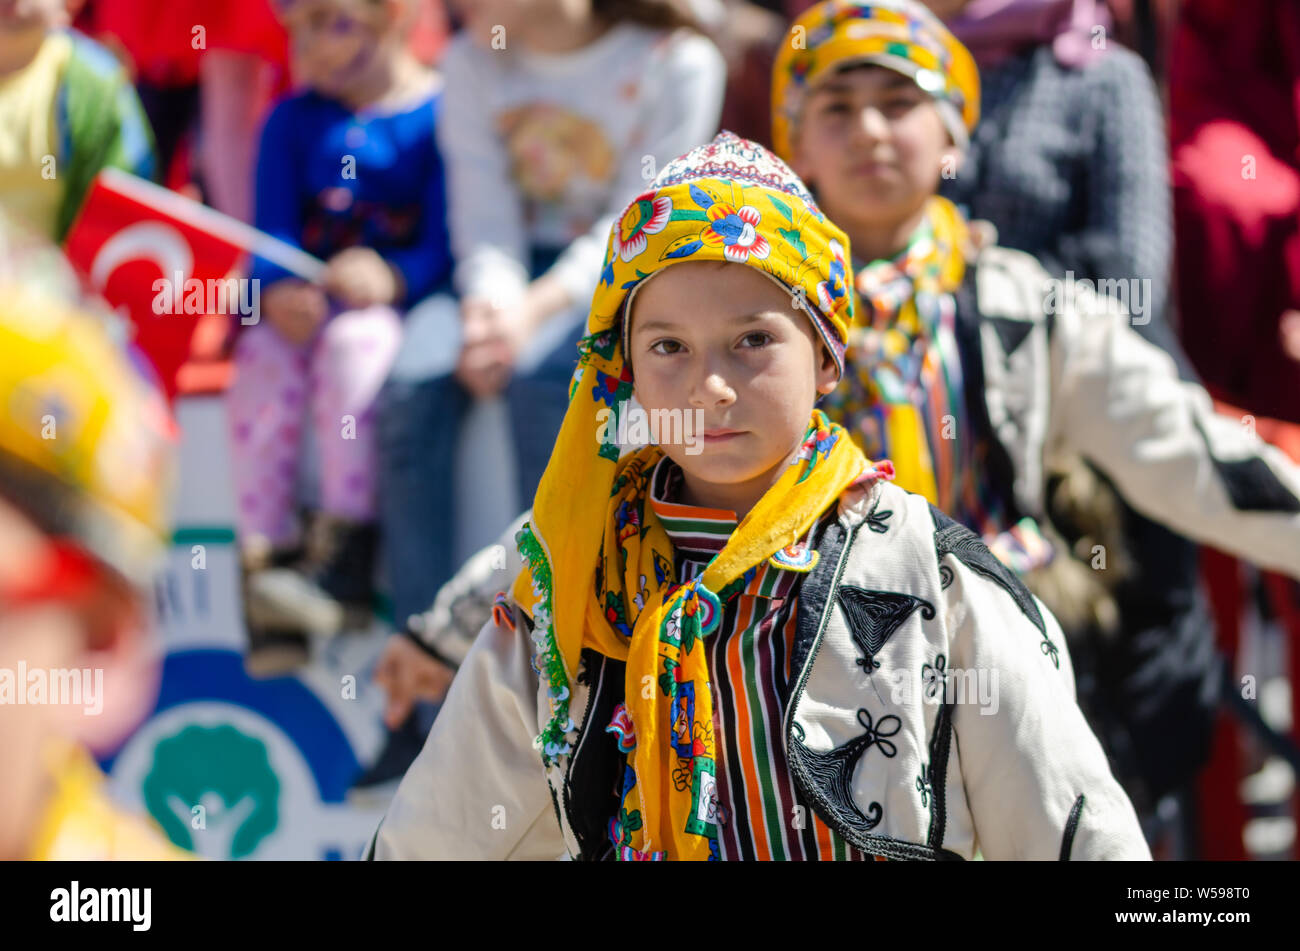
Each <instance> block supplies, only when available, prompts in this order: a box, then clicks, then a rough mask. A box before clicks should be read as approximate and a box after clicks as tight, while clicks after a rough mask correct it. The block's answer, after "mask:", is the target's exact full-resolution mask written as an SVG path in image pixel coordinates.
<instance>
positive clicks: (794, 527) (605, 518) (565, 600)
mask: <svg viewBox="0 0 1300 951" xmlns="http://www.w3.org/2000/svg"><path fill="white" fill-rule="evenodd" d="M684 260H686V261H731V262H734V263H739V264H745V265H747V266H750V267H754V268H757V269H759V270H760V271H762V272H764V273H766V274H768V275H769V276H771V277H773V278H775V279H777V280H778V281H780V282H781V283H782V284H783V285H784V286H786V287H787V288H789V289H790V290H791V295H792V298H793V300H794V301H795V305H796V306H797V307H802V308H803V309H804V311H805V313H807V315H808V317H809V319H810V320H811V322H812V324H813V326H814V327H815V328H816V329H817V331H818V333H819V334H820V335H821V337H822V339H823V340H824V341H825V342H826V344H827V346H828V347H829V349H830V350H831V352H832V354H833V355H834V357H835V360H836V362H837V364H838V365H839V366H840V367H841V368H842V367H843V355H844V347H845V342H846V341H847V339H848V331H849V326H850V324H851V323H852V319H853V302H852V294H851V293H850V288H849V281H850V280H851V274H850V272H849V268H848V239H847V238H846V237H845V235H844V234H843V232H841V231H840V230H839V229H838V228H836V227H835V226H834V225H833V224H831V223H830V222H829V221H827V220H826V218H825V217H824V216H823V215H822V213H821V211H820V210H819V209H818V208H817V205H816V203H815V202H814V201H813V199H812V196H811V195H809V194H808V192H807V190H806V189H805V188H804V186H803V183H802V182H800V181H799V179H798V178H797V177H796V176H795V175H794V173H793V172H791V171H790V169H789V168H788V167H787V166H786V165H785V163H783V162H781V161H780V160H779V159H777V158H776V157H775V156H773V155H772V154H771V153H769V152H767V151H766V150H765V149H763V148H762V147H761V146H758V145H755V144H754V143H752V142H747V141H745V140H742V139H739V138H737V137H736V136H734V135H731V134H730V133H723V134H721V135H719V136H718V137H717V138H716V139H715V140H714V141H713V142H712V143H710V144H708V145H706V146H702V147H700V148H698V149H695V150H694V151H692V152H691V153H689V154H688V155H686V156H683V157H682V158H680V159H678V160H676V161H674V162H672V163H670V164H669V165H668V166H667V167H665V168H664V169H663V171H662V172H661V173H660V175H659V176H658V178H657V179H656V180H655V181H654V183H653V184H652V186H651V189H650V190H649V191H647V192H646V193H645V194H643V195H640V196H638V197H637V198H636V199H635V200H634V201H632V203H631V204H630V205H629V206H628V208H627V210H626V212H625V213H624V214H623V216H622V217H621V218H620V220H619V221H618V222H617V223H616V224H615V226H614V229H613V232H612V234H611V236H610V242H609V246H608V248H607V250H606V255H605V263H604V266H603V268H602V274H601V282H600V285H599V286H598V288H597V290H596V294H595V297H594V299H593V301H592V308H591V315H590V317H589V320H588V330H589V336H588V337H587V338H586V339H585V340H584V341H583V344H582V345H581V347H580V358H579V362H578V367H577V370H576V372H575V376H574V382H573V386H572V388H571V390H570V402H569V409H568V412H567V414H566V415H565V419H564V424H563V426H562V427H561V430H560V434H559V436H558V438H557V440H556V445H555V450H554V452H553V453H552V455H551V460H550V463H549V464H548V466H547V469H546V472H545V474H544V475H543V476H542V481H541V485H540V486H539V488H538V490H537V497H536V501H535V503H534V505H533V518H532V521H531V522H530V523H529V524H528V525H526V526H525V527H524V529H523V530H522V531H521V532H520V533H519V537H518V540H519V550H520V553H521V554H522V555H523V558H524V562H525V568H524V570H523V571H522V572H521V574H520V576H519V578H518V579H517V580H516V582H515V586H514V589H513V592H512V593H513V598H514V600H515V602H516V603H517V604H519V605H520V606H521V607H522V608H523V609H524V610H525V611H526V612H527V613H528V614H529V615H530V616H531V618H532V620H533V639H534V644H535V647H536V651H535V658H534V664H535V666H536V667H537V670H538V672H539V674H540V675H541V677H542V680H543V683H544V684H546V685H547V687H549V690H550V714H551V715H550V720H549V722H548V723H547V724H546V726H545V728H544V729H543V731H542V733H541V735H540V736H539V737H538V738H537V746H538V748H539V749H540V751H541V754H542V760H543V763H544V764H545V766H546V767H547V769H548V771H552V772H553V776H552V778H553V779H555V780H556V781H557V782H562V778H561V775H562V774H559V771H560V770H562V768H563V764H564V763H565V761H566V760H567V757H568V756H569V755H570V753H571V751H572V744H573V743H574V741H575V740H576V737H577V725H576V724H575V723H574V721H573V719H572V717H571V716H570V710H569V696H570V689H571V685H572V681H573V677H574V676H575V675H576V672H577V664H578V660H579V657H580V655H581V653H582V650H583V649H584V648H592V649H594V650H596V651H598V652H599V653H601V654H604V655H605V656H608V657H612V658H617V659H620V660H625V661H626V663H627V668H626V669H627V680H626V703H627V711H628V717H627V721H628V722H627V723H626V724H624V728H625V736H624V742H623V746H624V749H625V751H627V752H628V769H627V771H626V775H625V781H624V786H623V806H622V809H621V811H620V814H619V816H618V817H617V819H616V820H615V822H616V824H617V827H616V831H617V834H618V839H619V844H620V850H619V854H620V857H623V858H669V859H707V858H709V857H711V856H714V855H716V854H717V846H716V828H715V826H714V824H713V819H712V816H713V809H714V805H715V792H714V780H713V775H714V768H715V767H714V749H713V747H712V743H711V741H710V739H709V736H708V734H707V733H706V732H704V731H703V730H702V729H698V728H697V725H703V724H709V723H711V720H712V710H711V706H712V699H711V695H710V690H709V681H708V667H707V662H706V659H705V652H704V649H703V647H702V646H701V645H700V643H699V642H700V638H702V637H707V636H708V634H709V633H710V632H711V631H712V630H714V629H715V628H716V626H717V624H718V621H719V615H720V610H721V603H722V602H721V600H720V596H721V595H722V594H724V593H726V592H728V591H729V587H730V586H732V585H735V584H740V583H743V578H744V576H745V574H746V573H747V572H748V571H750V570H752V569H753V568H754V567H755V566H756V565H758V564H760V563H762V562H763V561H764V560H766V559H767V558H769V557H771V556H772V555H774V554H776V553H777V552H780V551H781V550H782V549H785V548H787V547H789V546H791V545H793V544H795V543H796V542H797V541H798V540H799V539H800V538H801V537H802V536H803V535H804V533H806V532H807V531H808V529H809V528H810V527H811V525H812V524H813V522H814V520H815V519H816V518H817V517H818V516H819V515H821V513H822V512H824V511H826V510H827V508H828V507H830V506H831V505H833V504H835V502H836V500H837V499H838V498H839V496H840V494H841V493H842V492H843V491H844V490H845V489H846V488H847V487H848V486H850V485H851V484H853V483H854V482H856V481H858V480H860V479H861V478H863V477H864V475H866V476H868V477H870V476H871V475H872V474H873V472H874V470H872V468H871V467H870V465H869V463H868V462H867V460H866V459H865V458H864V457H863V456H862V454H861V452H860V451H859V450H858V449H857V448H856V447H855V446H854V445H853V443H852V441H851V440H849V439H847V438H844V437H845V432H844V430H843V429H841V428H840V427H838V426H835V425H832V424H830V423H829V422H828V421H827V420H826V418H825V416H823V415H822V414H821V413H820V412H813V413H812V416H811V419H810V422H809V427H808V430H807V434H806V437H805V439H804V441H803V444H802V446H801V447H799V449H798V452H797V455H796V457H795V459H794V461H793V463H792V464H791V465H790V467H789V469H788V470H787V471H786V472H784V473H783V474H782V475H781V476H780V478H779V479H778V481H777V482H776V483H775V485H774V486H773V487H772V488H771V489H770V490H769V491H768V492H767V494H766V495H764V496H763V498H762V499H761V500H760V501H759V502H758V504H757V505H756V506H755V507H754V509H753V510H752V511H751V512H749V513H748V515H746V516H745V518H744V519H743V520H742V521H741V522H740V524H739V525H738V526H737V528H736V531H735V532H734V533H733V534H732V536H731V539H730V541H729V542H728V543H727V545H726V547H725V548H724V549H723V551H722V552H720V553H719V554H718V556H717V557H716V558H715V559H714V560H713V562H712V563H710V565H709V567H708V568H707V569H706V570H705V572H704V573H703V575H702V576H701V577H699V578H697V579H696V580H694V581H693V582H691V583H690V584H688V585H684V586H678V585H675V584H674V583H673V581H674V579H673V572H672V564H673V560H672V558H673V551H672V545H671V543H670V542H669V540H668V537H667V535H666V533H665V532H664V530H663V527H662V526H661V525H660V524H659V522H658V519H657V516H655V514H654V511H653V508H652V507H651V506H648V505H647V504H646V499H647V494H648V488H647V484H646V483H647V480H648V477H649V473H650V471H651V469H652V468H653V464H654V462H655V461H657V460H658V459H659V458H660V455H661V453H662V450H660V449H658V448H657V447H647V448H646V449H642V450H640V451H638V452H636V453H634V454H632V455H631V456H629V457H628V458H626V459H623V460H621V461H620V460H619V447H618V445H617V443H615V442H614V440H613V438H612V437H611V436H610V434H612V433H614V432H616V425H615V424H616V423H617V417H618V415H619V414H621V413H622V412H624V410H625V407H626V401H627V400H628V399H629V398H630V397H631V395H632V379H631V372H630V369H629V368H628V367H627V365H626V364H625V362H624V358H623V344H622V339H621V333H620V327H621V322H622V319H623V317H624V312H625V304H626V300H627V296H628V293H629V291H630V290H631V289H632V288H634V287H636V286H637V285H638V284H639V283H640V282H641V281H643V280H644V279H645V278H646V277H648V276H649V275H650V274H652V273H654V272H656V271H658V270H660V269H662V268H664V267H669V266H671V265H672V264H674V263H676V262H678V261H684ZM605 409H608V410H610V411H611V412H612V414H613V415H610V414H609V413H605V414H603V416H604V419H605V420H607V425H601V424H598V422H597V419H598V416H597V414H598V412H599V411H600V410H605ZM602 432H603V433H604V434H605V441H604V442H601V441H599V439H598V438H593V435H595V434H598V433H602ZM599 500H606V501H604V502H601V501H599Z"/></svg>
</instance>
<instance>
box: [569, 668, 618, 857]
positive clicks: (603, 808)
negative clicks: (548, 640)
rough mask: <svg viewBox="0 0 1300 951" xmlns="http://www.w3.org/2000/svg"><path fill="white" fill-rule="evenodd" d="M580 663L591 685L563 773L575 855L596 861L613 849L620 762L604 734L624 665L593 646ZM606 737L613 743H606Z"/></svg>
mask: <svg viewBox="0 0 1300 951" xmlns="http://www.w3.org/2000/svg"><path fill="white" fill-rule="evenodd" d="M582 663H584V664H585V666H586V667H587V670H588V671H589V672H590V673H591V675H592V676H591V679H592V687H591V688H590V691H589V693H588V694H587V709H586V710H585V711H584V713H583V716H582V725H581V726H580V727H579V729H578V743H577V746H576V747H575V748H574V751H573V754H572V755H571V756H570V757H569V767H568V770H567V771H566V772H565V776H564V814H565V815H566V816H567V817H568V820H569V828H570V829H572V830H573V835H574V838H576V839H577V840H578V848H579V855H578V856H577V858H579V859H581V860H583V861H594V860H597V859H599V858H600V857H602V855H604V854H612V853H611V850H610V849H609V848H608V846H609V844H610V843H609V835H608V833H607V828H606V824H607V822H608V819H609V817H610V816H612V815H614V814H615V813H616V812H617V811H618V796H617V792H616V786H617V785H618V779H619V777H620V776H621V775H622V772H621V768H620V767H621V765H622V764H621V762H620V760H621V757H620V755H619V753H618V747H617V745H616V744H615V743H613V742H612V738H611V737H609V736H608V735H607V734H605V732H604V725H605V724H606V723H608V722H609V721H610V719H612V718H613V716H614V707H615V706H617V704H618V701H619V700H620V699H622V695H623V691H624V680H625V676H624V671H625V665H624V664H623V663H622V662H620V661H615V660H611V659H610V658H608V657H604V656H602V655H601V654H599V653H597V652H596V651H593V650H591V649H590V648H587V649H585V650H584V651H583V652H582ZM602 739H605V740H611V742H607V743H602V742H601V740H602Z"/></svg>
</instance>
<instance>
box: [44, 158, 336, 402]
mask: <svg viewBox="0 0 1300 951" xmlns="http://www.w3.org/2000/svg"><path fill="white" fill-rule="evenodd" d="M65 250H66V252H67V255H68V258H69V260H71V261H72V263H73V265H74V266H75V267H76V268H77V269H78V270H79V271H80V272H81V274H82V276H83V277H84V278H85V279H86V280H87V281H88V283H89V284H90V286H91V287H92V288H93V289H94V290H95V291H96V292H97V293H98V294H100V295H101V296H102V297H103V298H104V299H105V300H106V301H108V303H109V304H110V305H111V306H113V307H115V308H117V309H118V311H119V312H123V313H124V314H125V315H126V316H128V317H129V318H130V320H131V323H132V324H133V325H134V328H135V344H136V345H137V346H138V347H139V348H140V350H141V351H143V352H144V354H145V355H146V356H147V357H148V358H149V359H150V361H151V362H152V363H153V365H154V367H155V368H156V370H157V371H158V377H159V379H160V380H161V382H162V385H163V387H164V389H165V390H166V392H167V398H168V399H169V400H170V399H172V398H173V397H174V396H175V395H176V393H177V392H178V391H180V390H193V389H196V388H207V387H205V386H204V385H203V383H202V382H200V383H199V384H198V385H197V386H195V385H189V386H187V385H185V382H186V371H189V370H193V368H194V364H193V363H190V361H191V358H192V357H193V356H194V351H195V349H196V347H195V344H196V337H197V338H198V339H202V338H206V339H207V340H209V341H211V339H212V338H213V337H214V336H216V337H218V338H219V339H222V340H224V339H225V337H226V336H227V334H228V332H229V331H230V330H231V327H232V324H240V323H242V324H250V323H255V322H256V321H257V320H259V319H260V314H259V313H258V312H257V304H258V302H259V299H260V298H259V294H258V289H256V288H250V287H249V286H248V282H247V281H243V280H241V279H242V278H243V277H244V276H245V274H246V273H247V264H248V257H249V255H250V254H256V255H260V256H262V257H265V258H267V259H268V260H271V261H274V262H275V263H277V264H279V265H280V266H282V267H285V268H287V269H289V270H290V271H292V272H294V273H296V274H298V275H299V276H301V277H303V278H304V279H305V280H316V279H317V278H319V276H320V273H321V271H322V270H323V268H324V264H323V263H322V262H321V261H319V260H318V259H316V258H313V257H312V256H311V255H309V254H306V253H305V252H303V251H301V250H300V249H298V248H294V247H292V246H290V245H287V244H285V243H283V242H281V241H277V240H276V239H274V238H272V237H271V236H270V235H267V234H264V233H263V232H260V231H257V230H256V229H254V228H250V227H249V226H248V225H245V224H244V223H243V222H241V221H238V220H236V219H234V218H231V217H229V216H227V215H223V214H221V213H220V212H217V211H214V210H213V209H211V208H208V207H207V206H205V205H202V204H200V203H198V202H196V201H192V200H191V199H189V198H186V197H184V196H183V195H179V194H177V193H176V192H173V191H169V190H167V189H165V188H160V187H159V186H157V185H154V184H153V183H151V182H147V181H145V180H144V179H141V178H137V177H135V176H134V175H130V174H127V173H126V172H122V171H120V170H118V169H111V168H110V169H105V170H104V171H102V172H101V173H100V174H99V176H98V177H97V178H96V180H95V184H94V186H93V187H92V188H91V190H90V193H89V194H88V195H87V197H86V200H85V203H84V204H83V205H82V208H81V212H80V215H79V216H78V218H77V221H76V223H75V224H74V225H73V227H72V230H71V231H70V232H69V234H68V238H67V242H66V248H65ZM228 279H233V280H234V281H237V282H238V283H237V284H234V285H232V284H229V283H227V281H228ZM223 289H234V290H235V293H234V294H233V295H232V296H230V297H228V298H223V297H222V296H221V292H222V290H223ZM214 305H215V306H214ZM201 326H202V327H203V328H204V330H203V332H201V333H200V334H198V335H196V330H198V329H199V328H200V327H201ZM209 348H210V344H209V347H201V348H200V349H209ZM187 363H189V366H187ZM190 379H191V383H193V381H194V380H195V379H196V377H195V375H194V374H193V373H191V374H190ZM214 388H218V389H219V388H221V383H220V382H218V383H216V384H214Z"/></svg>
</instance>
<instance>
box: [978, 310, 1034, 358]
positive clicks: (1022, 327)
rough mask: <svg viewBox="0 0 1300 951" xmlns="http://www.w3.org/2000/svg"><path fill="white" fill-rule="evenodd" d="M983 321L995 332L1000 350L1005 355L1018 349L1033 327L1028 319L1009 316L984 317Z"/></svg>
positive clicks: (1009, 354) (1008, 355)
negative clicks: (1013, 318) (1015, 318)
mask: <svg viewBox="0 0 1300 951" xmlns="http://www.w3.org/2000/svg"><path fill="white" fill-rule="evenodd" d="M984 322H985V323H987V324H989V325H991V326H992V327H993V329H994V330H995V331H996V332H997V335H998V341H999V342H1000V343H1001V344H1002V352H1003V353H1004V354H1006V356H1007V357H1010V356H1011V354H1013V353H1015V352H1016V351H1017V350H1019V349H1020V345H1021V344H1022V343H1024V342H1025V340H1026V339H1028V337H1029V334H1030V332H1032V331H1033V329H1034V325H1033V323H1032V322H1030V321H1028V320H1012V319H1011V318H1009V317H985V318H984Z"/></svg>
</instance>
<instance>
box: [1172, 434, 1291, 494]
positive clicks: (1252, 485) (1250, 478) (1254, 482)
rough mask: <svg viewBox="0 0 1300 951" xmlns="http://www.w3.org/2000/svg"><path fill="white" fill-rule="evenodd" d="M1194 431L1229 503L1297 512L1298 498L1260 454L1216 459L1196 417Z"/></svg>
mask: <svg viewBox="0 0 1300 951" xmlns="http://www.w3.org/2000/svg"><path fill="white" fill-rule="evenodd" d="M1196 431H1197V432H1199V433H1200V434H1201V439H1202V440H1203V441H1204V442H1205V448H1206V451H1207V452H1208V453H1209V456H1210V461H1211V462H1213V463H1214V468H1215V469H1216V470H1217V471H1218V473H1219V479H1220V480H1221V481H1222V482H1223V488H1224V489H1225V490H1226V491H1227V493H1228V498H1229V499H1230V500H1231V501H1232V507H1233V508H1235V509H1236V510H1237V511H1238V512H1300V499H1298V498H1296V497H1295V493H1293V492H1292V491H1291V490H1290V489H1288V488H1287V487H1286V486H1285V485H1283V484H1282V480H1281V479H1279V478H1278V477H1277V473H1276V472H1274V471H1273V470H1272V468H1270V467H1269V464H1268V463H1267V462H1265V461H1264V459H1263V458H1261V457H1260V456H1251V457H1250V458H1249V459H1238V460H1235V461H1225V460H1223V459H1218V458H1216V457H1215V455H1214V451H1213V448H1212V447H1211V445H1210V438H1209V436H1208V435H1207V434H1206V432H1205V429H1204V427H1202V426H1201V421H1200V420H1199V419H1198V420H1196Z"/></svg>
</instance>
